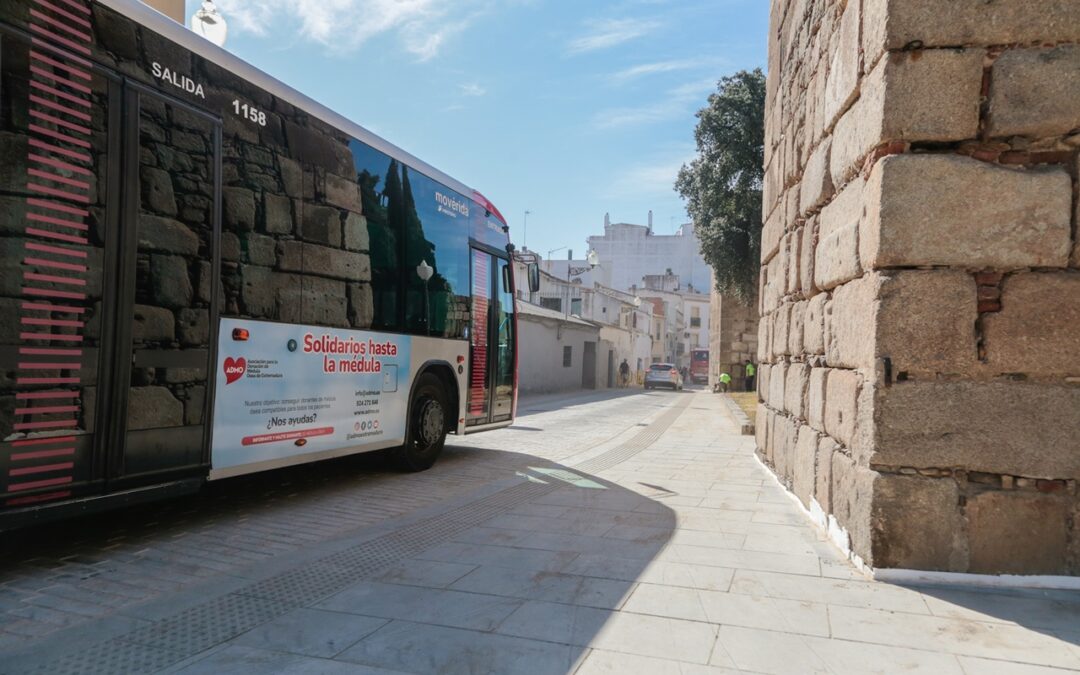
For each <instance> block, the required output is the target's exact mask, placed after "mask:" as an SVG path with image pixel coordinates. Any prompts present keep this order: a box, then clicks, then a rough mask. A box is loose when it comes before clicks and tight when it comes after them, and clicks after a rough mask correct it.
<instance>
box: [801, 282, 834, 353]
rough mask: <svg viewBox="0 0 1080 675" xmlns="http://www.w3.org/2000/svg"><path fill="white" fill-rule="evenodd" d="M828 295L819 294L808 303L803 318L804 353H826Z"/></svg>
mask: <svg viewBox="0 0 1080 675" xmlns="http://www.w3.org/2000/svg"><path fill="white" fill-rule="evenodd" d="M828 301H829V296H828V295H827V294H826V293H819V294H817V295H815V296H814V297H813V298H811V299H810V300H809V301H808V302H807V303H806V315H805V316H804V317H803V351H805V352H806V353H807V354H824V353H825V304H826V303H827V302H828Z"/></svg>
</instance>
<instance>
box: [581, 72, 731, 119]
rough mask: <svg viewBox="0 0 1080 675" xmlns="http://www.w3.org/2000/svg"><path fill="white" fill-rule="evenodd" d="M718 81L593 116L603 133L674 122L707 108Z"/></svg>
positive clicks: (696, 82) (692, 84)
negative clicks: (675, 119)
mask: <svg viewBox="0 0 1080 675" xmlns="http://www.w3.org/2000/svg"><path fill="white" fill-rule="evenodd" d="M716 82H717V80H714V79H701V80H694V81H692V82H686V83H684V84H680V85H678V86H676V87H673V88H671V89H669V90H667V91H666V92H662V93H657V94H656V97H655V100H654V101H653V102H651V103H649V104H647V105H643V106H638V107H635V108H609V109H607V110H601V111H600V112H598V113H596V115H594V116H593V125H594V126H595V127H597V128H599V129H615V128H620V127H629V126H640V125H644V124H651V123H654V122H662V121H664V120H669V119H673V118H676V117H679V116H682V115H687V114H690V113H691V112H692V111H694V110H697V109H699V108H703V107H705V104H706V102H707V100H708V97H709V94H710V93H712V92H713V91H714V90H715V89H716Z"/></svg>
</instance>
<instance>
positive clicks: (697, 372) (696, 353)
mask: <svg viewBox="0 0 1080 675" xmlns="http://www.w3.org/2000/svg"><path fill="white" fill-rule="evenodd" d="M690 381H691V382H693V383H694V384H708V383H709V350H708V349H691V350H690Z"/></svg>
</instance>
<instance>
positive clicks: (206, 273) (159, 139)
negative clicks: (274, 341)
mask: <svg viewBox="0 0 1080 675" xmlns="http://www.w3.org/2000/svg"><path fill="white" fill-rule="evenodd" d="M122 135H123V140H122V145H123V156H124V172H123V174H124V175H123V178H122V186H123V196H122V198H121V200H120V212H121V216H120V226H119V228H118V230H119V236H118V238H117V241H116V246H117V260H118V265H117V268H118V273H119V274H118V275H119V278H118V283H117V297H116V312H115V314H114V317H115V324H114V326H113V330H114V331H115V333H114V335H115V342H114V344H115V356H116V369H115V373H114V375H115V378H116V380H115V387H114V390H113V392H112V393H113V400H112V409H113V410H114V411H117V413H116V414H114V415H113V419H114V420H115V424H114V428H113V435H112V439H111V440H112V443H111V444H110V448H109V452H108V455H109V456H108V474H109V477H110V478H112V479H114V480H115V479H120V478H131V477H136V476H139V475H146V474H161V473H162V472H174V471H179V472H184V471H187V472H191V471H192V470H193V469H196V468H198V467H200V466H205V465H207V464H209V442H208V438H209V429H210V424H209V419H208V415H209V410H210V406H209V402H210V401H211V399H212V391H211V388H212V386H213V382H214V378H213V377H212V376H211V375H212V373H211V370H212V364H213V363H214V362H213V361H212V357H213V354H212V345H216V344H217V339H216V332H217V331H216V329H217V323H218V322H217V316H218V312H219V311H220V307H219V295H220V294H219V292H218V291H217V290H216V289H217V288H218V283H219V280H218V276H219V275H218V272H217V270H218V268H219V254H218V248H219V247H218V240H219V238H220V222H219V221H220V211H221V208H220V205H221V187H220V185H221V181H220V175H221V169H220V161H221V160H220V157H221V123H220V120H218V119H217V118H215V117H213V116H211V115H209V114H207V113H204V112H202V111H200V110H198V109H196V108H193V107H191V106H189V105H186V104H185V103H183V102H181V101H178V100H176V99H173V98H170V97H166V96H163V95H161V94H159V93H157V92H155V91H153V90H151V89H149V88H147V87H144V86H142V85H139V84H136V83H132V82H127V83H125V87H124V125H123V134H122ZM237 193H238V195H239V194H241V193H242V191H240V190H238V191H237ZM237 201H238V202H240V204H239V205H238V206H237V208H244V206H245V204H244V199H243V197H242V196H241V197H240V198H238V200H237ZM250 201H251V203H250V204H247V206H250V207H251V208H252V209H254V195H253V194H251V195H250ZM252 215H253V214H252ZM253 220H254V219H253V218H252V221H253ZM121 411H122V412H121Z"/></svg>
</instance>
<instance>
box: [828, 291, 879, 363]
mask: <svg viewBox="0 0 1080 675" xmlns="http://www.w3.org/2000/svg"><path fill="white" fill-rule="evenodd" d="M880 285H881V279H880V277H879V276H878V275H870V274H868V275H866V276H865V277H863V278H861V279H858V280H855V281H852V282H850V283H846V284H844V285H843V286H841V287H839V288H837V289H836V291H835V292H833V294H832V298H831V299H830V300H829V301H828V302H827V303H826V306H825V331H826V337H825V347H826V360H827V361H828V363H829V365H830V366H836V367H842V368H859V367H861V366H862V365H863V364H869V363H873V360H874V335H875V330H876V324H875V321H874V315H875V312H874V303H875V301H876V300H877V297H878V288H879V287H880Z"/></svg>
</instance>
